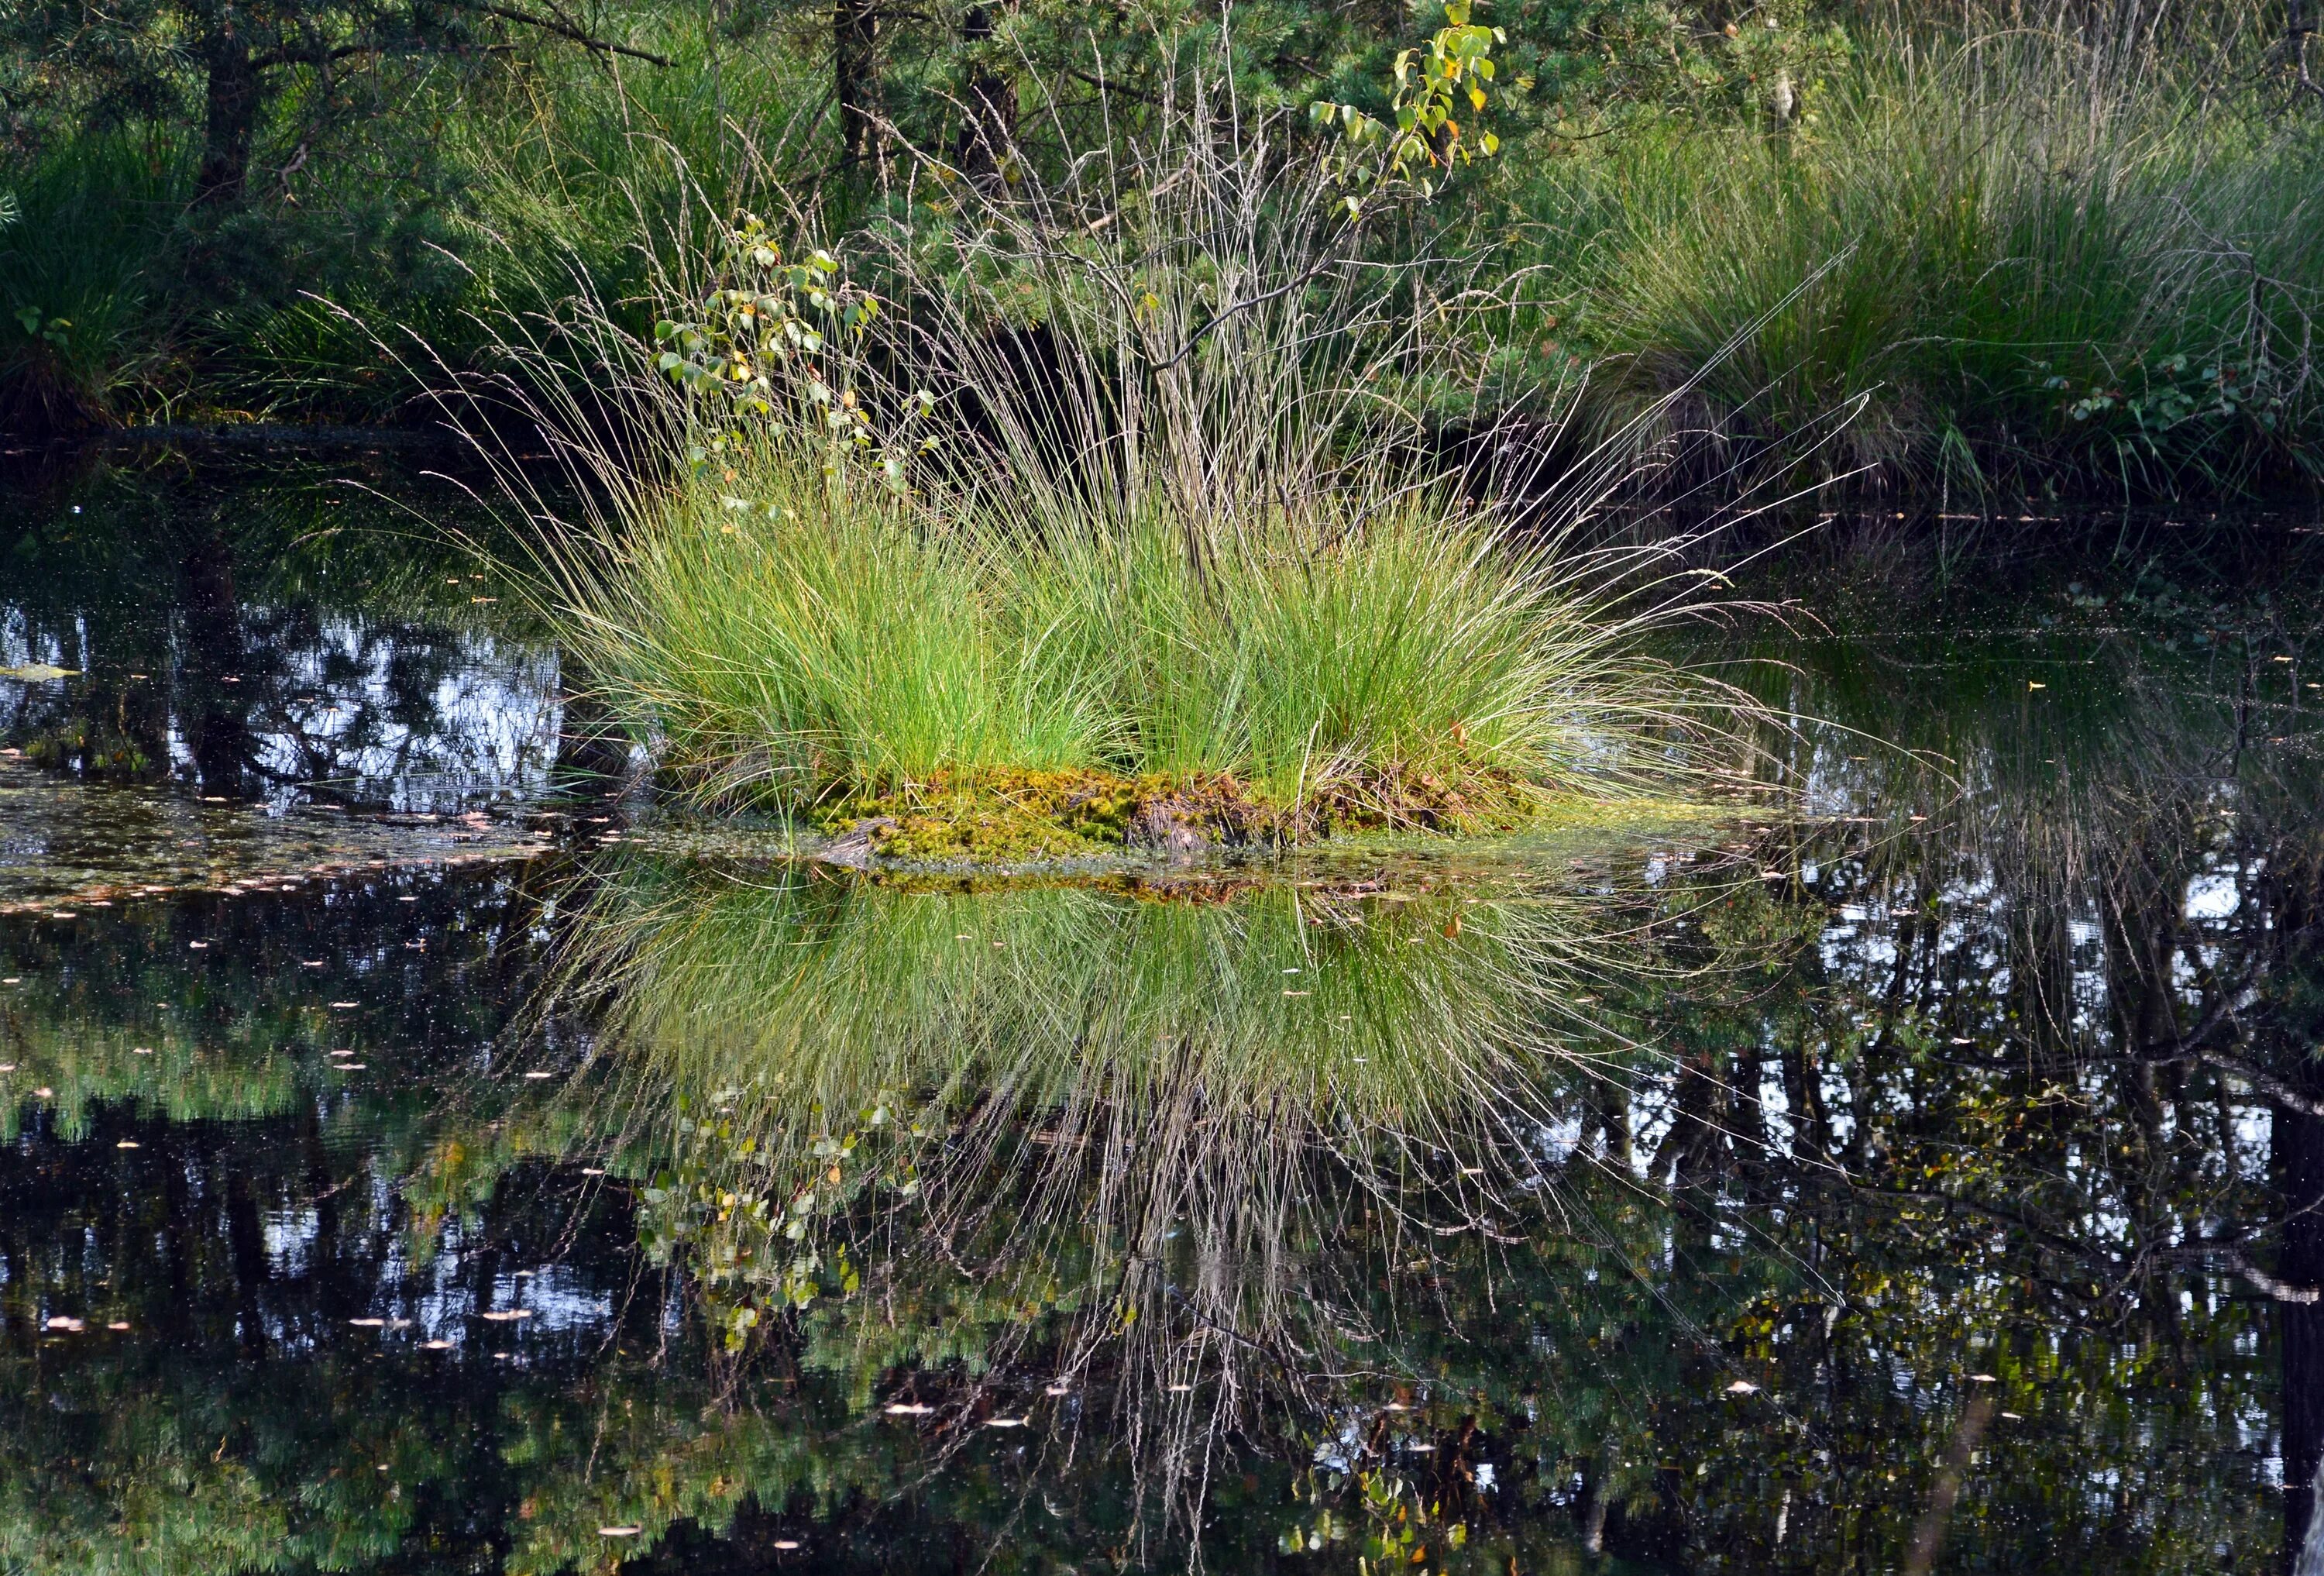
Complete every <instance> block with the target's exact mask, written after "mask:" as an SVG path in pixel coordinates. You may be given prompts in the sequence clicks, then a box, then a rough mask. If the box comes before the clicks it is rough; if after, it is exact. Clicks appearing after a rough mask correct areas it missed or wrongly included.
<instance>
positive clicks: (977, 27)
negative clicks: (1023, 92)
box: [958, 5, 1017, 186]
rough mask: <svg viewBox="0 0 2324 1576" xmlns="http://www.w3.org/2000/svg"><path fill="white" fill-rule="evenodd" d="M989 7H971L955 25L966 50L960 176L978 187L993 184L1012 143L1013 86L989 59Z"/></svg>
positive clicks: (1014, 121)
mask: <svg viewBox="0 0 2324 1576" xmlns="http://www.w3.org/2000/svg"><path fill="white" fill-rule="evenodd" d="M993 13H994V7H992V6H991V5H972V6H970V7H969V8H968V12H967V14H965V15H964V16H963V17H962V18H961V21H960V41H961V42H962V44H963V45H964V46H965V47H966V49H967V52H968V80H967V82H966V84H965V85H964V92H963V94H962V96H961V97H962V103H963V108H964V111H965V113H964V115H963V116H962V119H961V123H960V152H959V158H958V163H959V165H960V169H961V172H962V173H963V174H964V175H966V176H967V177H968V178H969V179H970V180H973V181H975V182H976V183H977V184H978V185H980V186H982V185H986V184H989V183H991V181H994V180H998V179H999V178H1000V177H1001V172H1002V168H1003V166H1004V164H1005V163H1006V162H1007V161H1008V158H1009V154H1010V149H1012V148H1013V147H1015V146H1016V143H1017V85H1016V83H1015V82H1014V81H1012V80H1011V79H1010V76H1009V73H1008V72H1006V71H1004V70H1001V69H1000V68H999V67H998V66H997V65H996V64H995V63H994V61H993V59H992V51H991V48H990V47H988V46H990V45H991V41H992V35H993V32H994V22H993Z"/></svg>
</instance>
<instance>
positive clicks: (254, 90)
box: [194, 10, 258, 207]
mask: <svg viewBox="0 0 2324 1576" xmlns="http://www.w3.org/2000/svg"><path fill="white" fill-rule="evenodd" d="M202 53H203V56H204V58H205V60H206V61H207V63H208V67H209V88H208V95H207V105H206V110H205V118H204V121H203V125H202V166H201V171H200V172H199V173H198V174H197V175H196V176H195V177H194V201H195V203H196V205H197V206H200V207H233V206H234V205H235V204H236V203H239V202H240V201H241V200H242V195H243V190H244V187H245V186H246V185H247V184H248V182H249V178H250V147H251V143H252V141H253V139H254V137H255V136H256V134H257V131H258V65H257V62H256V61H254V60H252V59H251V57H250V47H249V45H248V44H247V43H246V42H245V41H244V40H243V38H242V37H241V36H240V34H239V33H237V32H235V19H234V14H233V13H232V11H231V10H228V11H227V12H226V14H223V15H221V16H219V17H218V19H217V23H216V26H215V27H214V29H213V31H212V32H211V33H210V35H209V38H208V41H206V42H205V43H204V45H203V50H202Z"/></svg>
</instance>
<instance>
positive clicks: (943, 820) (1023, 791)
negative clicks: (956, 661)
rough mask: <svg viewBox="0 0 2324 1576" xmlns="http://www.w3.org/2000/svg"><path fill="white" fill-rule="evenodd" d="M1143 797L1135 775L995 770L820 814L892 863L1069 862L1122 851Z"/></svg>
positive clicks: (866, 798) (832, 828)
mask: <svg viewBox="0 0 2324 1576" xmlns="http://www.w3.org/2000/svg"><path fill="white" fill-rule="evenodd" d="M1147 791H1150V786H1149V788H1148V790H1147ZM1140 797H1141V788H1140V783H1139V781H1138V780H1135V779H1130V778H1125V777H1119V776H1116V775H1114V774H1113V773H1111V772H1104V771H1084V770H1068V771H1020V770H986V771H978V772H972V773H962V774H958V775H953V774H946V775H944V776H940V777H938V778H936V779H933V780H931V781H929V782H925V783H915V784H911V785H908V787H906V788H903V789H901V790H899V791H898V792H895V793H890V794H882V795H876V796H874V795H863V794H858V795H852V796H850V797H847V798H845V799H843V800H838V801H835V802H833V803H829V804H826V805H825V806H824V807H823V808H822V810H821V811H820V812H819V813H818V815H817V816H816V822H817V824H818V825H820V826H821V827H822V828H823V829H824V830H825V831H826V832H830V833H833V834H846V833H849V832H854V831H861V832H862V834H864V836H865V837H866V838H867V839H868V840H869V842H870V845H871V852H872V853H877V854H879V855H881V857H883V858H888V859H903V860H915V861H927V862H949V861H954V860H975V861H986V860H993V861H1001V860H1019V859H1069V858H1073V857H1074V856H1076V855H1081V854H1089V853H1103V852H1107V851H1110V850H1118V849H1120V847H1121V846H1122V845H1123V844H1124V843H1125V842H1127V840H1128V830H1129V826H1130V818H1131V817H1132V816H1134V815H1135V814H1136V812H1137V809H1138V806H1139V801H1140Z"/></svg>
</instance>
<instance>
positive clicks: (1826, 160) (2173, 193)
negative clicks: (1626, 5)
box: [1520, 14, 2324, 498]
mask: <svg viewBox="0 0 2324 1576" xmlns="http://www.w3.org/2000/svg"><path fill="white" fill-rule="evenodd" d="M1977 20H1978V19H1977V17H1976V16H1975V14H1970V15H1969V17H1967V18H1965V21H1964V25H1963V26H1962V28H1961V29H1960V31H1958V32H1954V31H1949V30H1944V29H1936V30H1931V31H1928V32H1923V33H1921V34H1919V35H1917V36H1910V35H1908V36H1906V37H1904V38H1900V39H1897V40H1894V41H1892V43H1893V44H1894V45H1895V47H1892V48H1888V49H1884V50H1881V51H1867V55H1866V57H1865V58H1864V59H1863V60H1860V61H1859V62H1858V63H1856V64H1855V65H1853V66H1852V67H1851V68H1850V69H1849V70H1848V71H1847V72H1845V73H1842V74H1836V75H1834V76H1833V77H1832V78H1831V79H1830V80H1829V82H1828V84H1827V85H1824V86H1821V88H1820V90H1819V91H1818V92H1816V93H1815V94H1814V95H1813V96H1812V97H1809V98H1807V99H1806V100H1805V101H1804V107H1803V108H1802V109H1801V110H1800V111H1799V112H1798V114H1797V115H1794V117H1792V118H1789V119H1784V118H1781V117H1778V118H1776V119H1775V120H1774V121H1773V122H1771V123H1770V124H1766V125H1765V126H1763V127H1761V128H1758V129H1757V131H1755V132H1753V133H1751V134H1734V135H1729V136H1713V135H1707V134H1704V133H1703V132H1702V131H1701V129H1700V128H1698V127H1690V126H1687V125H1685V124H1683V123H1681V122H1676V121H1670V122H1663V123H1658V124H1657V123H1650V122H1649V123H1636V124H1632V125H1631V126H1630V127H1629V128H1628V133H1627V134H1625V135H1624V136H1622V137H1620V138H1619V139H1618V140H1617V141H1615V142H1613V143H1609V145H1608V146H1607V147H1606V148H1605V149H1604V150H1603V151H1601V152H1594V153H1591V154H1587V155H1583V156H1580V157H1576V158H1573V159H1570V160H1567V161H1562V162H1560V163H1557V164H1554V165H1553V166H1552V167H1551V168H1552V171H1553V173H1551V174H1550V175H1549V176H1548V177H1547V178H1546V179H1545V180H1543V181H1542V182H1541V183H1540V184H1539V185H1537V186H1536V187H1535V189H1533V190H1532V191H1530V192H1529V193H1527V194H1526V196H1525V197H1524V198H1521V199H1520V200H1521V202H1522V204H1523V206H1524V207H1526V208H1527V209H1528V210H1530V212H1531V213H1533V214H1534V215H1536V216H1538V217H1540V218H1541V219H1542V220H1543V221H1544V224H1545V230H1546V232H1547V233H1549V234H1550V235H1553V236H1554V237H1556V238H1555V239H1554V240H1553V241H1552V242H1551V243H1550V244H1549V245H1548V247H1547V250H1548V251H1550V252H1551V253H1554V254H1558V255H1560V256H1561V257H1562V259H1563V261H1562V262H1561V263H1554V264H1553V265H1552V272H1553V274H1554V276H1556V278H1557V279H1558V281H1559V284H1560V286H1562V287H1563V289H1564V290H1565V291H1566V292H1568V293H1567V300H1568V302H1569V307H1568V310H1569V317H1570V320H1569V321H1568V322H1567V323H1566V324H1565V326H1564V328H1563V334H1564V336H1565V337H1567V338H1569V339H1572V340H1574V341H1575V342H1577V343H1581V344H1585V345H1586V346H1587V347H1588V349H1587V354H1588V355H1590V356H1591V358H1592V359H1593V360H1594V362H1595V363H1596V365H1597V376H1596V377H1595V378H1594V379H1593V385H1592V389H1591V400H1592V403H1593V406H1594V407H1595V409H1596V410H1597V411H1598V412H1599V414H1600V419H1602V420H1606V421H1609V422H1616V423H1618V422H1621V421H1625V420H1628V419H1630V418H1631V417H1632V416H1634V415H1635V414H1636V412H1637V410H1639V409H1640V408H1641V406H1642V404H1646V403H1651V402H1653V401H1659V400H1661V399H1663V398H1664V397H1665V396H1666V395H1667V394H1668V393H1669V392H1671V391H1673V390H1674V389H1676V388H1679V387H1681V386H1682V385H1688V386H1691V387H1692V391H1693V392H1692V395H1691V396H1690V398H1688V399H1687V400H1686V401H1683V402H1682V403H1681V405H1680V406H1679V407H1678V408H1677V410H1676V414H1677V415H1678V416H1679V417H1680V418H1681V419H1682V420H1683V421H1686V422H1691V423H1693V424H1697V425H1701V426H1704V427H1707V428H1708V429H1711V430H1713V431H1716V432H1718V433H1719V434H1720V435H1721V436H1722V437H1723V438H1727V439H1728V440H1729V441H1730V442H1733V443H1737V444H1741V445H1745V446H1748V445H1751V444H1753V443H1760V444H1765V443H1768V442H1773V441H1776V440H1779V439H1780V438H1782V437H1783V436H1784V435H1785V434H1790V433H1796V432H1799V431H1802V430H1805V429H1810V428H1812V427H1813V426H1814V425H1815V424H1816V423H1817V422H1818V421H1820V420H1821V419H1825V418H1826V417H1827V416H1828V415H1829V413H1831V412H1833V411H1835V410H1845V409H1849V408H1850V407H1857V408H1858V409H1857V413H1856V415H1855V417H1854V419H1852V420H1851V421H1850V422H1849V425H1848V426H1847V428H1846V429H1845V431H1844V432H1843V433H1842V434H1841V435H1840V438H1839V440H1838V441H1837V442H1836V443H1835V444H1834V445H1832V446H1831V447H1830V448H1829V449H1828V450H1827V451H1826V459H1827V462H1828V463H1829V465H1830V466H1831V469H1832V470H1834V471H1835V472H1838V471H1848V470H1861V471H1863V472H1865V473H1867V474H1868V475H1870V476H1872V477H1873V478H1875V479H1876V480H1877V481H1879V482H1880V483H1882V484H1885V485H1886V486H1888V487H1891V488H1903V487H1907V486H1912V485H1916V484H1917V485H1923V486H1927V487H1929V488H1930V489H1931V490H1932V491H1939V490H1941V489H1945V488H1950V491H1951V492H1952V493H1953V494H1954V495H1955V496H1966V497H1969V498H1974V497H1975V496H1976V495H1977V494H1978V493H1983V492H1985V491H1987V490H1988V489H1991V490H1997V491H2000V492H2003V493H2025V492H2033V493H2039V492H2042V491H2044V490H2052V491H2054V490H2057V489H2059V488H2061V487H2062V488H2065V489H2067V490H2072V489H2075V488H2077V487H2089V486H2092V485H2093V484H2095V486H2096V487H2097V488H2098V490H2100V491H2107V492H2117V493H2133V494H2145V495H2155V494H2164V495H2168V494H2172V493H2189V492H2193V493H2204V492H2214V491H2234V490H2236V489H2239V488H2243V487H2246V486H2250V485H2254V484H2259V483H2262V482H2264V481H2265V480H2266V479H2268V478H2269V477H2271V476H2274V477H2278V478H2281V477H2282V476H2284V475H2293V474H2299V473H2301V472H2302V471H2305V472H2307V473H2309V474H2310V475H2312V474H2314V472H2315V470H2316V468H2317V466H2318V463H2319V451H2318V450H2317V448H2316V446H2315V433H2316V424H2317V420H2318V415H2319V409H2324V407H2319V404H2318V401H2317V388H2318V384H2317V379H2316V366H2315V359H2314V350H2313V342H2314V327H2315V322H2316V317H2317V313H2318V311H2319V307H2324V240H2319V237H2324V226H2319V224H2318V222H2317V219H2318V213H2317V207H2318V198H2319V183H2318V178H2317V173H2316V171H2317V167H2318V166H2317V157H2316V154H2317V136H2316V131H2315V127H2314V126H2313V125H2312V124H2306V123H2305V119H2304V117H2303V115H2300V114H2297V113H2295V114H2293V115H2291V116H2289V117H2284V118H2279V117H2276V116H2273V115H2268V116H2263V115H2260V114H2259V113H2258V107H2259V106H2257V105H2256V104H2255V103H2254V102H2251V101H2250V100H2249V99H2247V98H2246V97H2240V96H2239V95H2240V94H2241V93H2242V92H2243V91H2244V90H2242V89H2240V88H2239V89H2238V90H2237V92H2236V93H2233V94H2231V93H2228V92H2227V91H2226V82H2225V80H2224V79H2223V77H2224V71H2223V66H2222V62H2221V61H2220V60H2216V59H2210V60H2207V58H2206V57H2205V56H2204V55H2203V53H2202V51H2200V50H2199V49H2198V48H2196V47H2195V45H2194V41H2189V42H2188V43H2187V44H2186V46H2185V47H2184V48H2182V49H2181V50H2180V51H2177V52H2172V51H2170V50H2168V49H2166V48H2164V47H2163V46H2160V45H2158V44H2157V43H2156V42H2155V41H2154V40H2153V38H2152V37H2150V36H2147V35H2144V34H2141V33H2139V32H2138V31H2137V29H2136V28H2135V27H2133V26H2131V25H2130V24H2129V23H2107V22H2091V23H2089V25H2087V26H2083V27H2079V28H2077V27H2074V26H2071V25H2070V18H2067V17H2065V16H2063V15H2061V16H2057V17H2051V18H2047V19H2045V21H2046V22H2047V23H2049V24H2048V25H2043V26H2035V27H2026V26H2000V25H1996V26H1994V27H1992V28H1990V29H1984V28H1979V27H1978V26H1976V25H1975V23H1976V21H1977ZM2223 47H2224V46H2223ZM2229 58H2230V59H2233V58H2238V57H2234V56H2230V57H2229ZM1593 264H1594V265H1595V266H1592V265H1593Z"/></svg>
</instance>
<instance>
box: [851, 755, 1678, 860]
mask: <svg viewBox="0 0 2324 1576" xmlns="http://www.w3.org/2000/svg"><path fill="white" fill-rule="evenodd" d="M1673 808H1674V804H1673V803H1672V802H1665V801H1662V800H1654V801H1650V802H1648V801H1637V800H1631V799H1618V800H1601V799H1596V798H1583V797H1573V796H1564V795H1556V796H1553V795H1550V794H1547V793H1545V792H1544V791H1542V790H1540V789H1538V788H1533V787H1531V786H1529V785H1527V784H1526V783H1523V782H1521V781H1519V780H1517V779H1514V778H1512V777H1509V776H1508V775H1507V774H1504V773H1498V772H1494V771H1491V770H1472V771H1468V772H1465V773H1458V774H1441V773H1435V772H1407V771H1402V770H1389V771H1386V772H1379V773H1373V774H1368V775H1366V776H1365V777H1363V778H1361V779H1356V780H1353V781H1349V780H1342V781H1341V782H1339V783H1336V784H1334V785H1333V787H1332V788H1330V789H1329V790H1328V791H1325V792H1322V793H1316V794H1311V795H1309V796H1308V797H1305V799H1303V800H1302V801H1301V802H1300V803H1299V804H1297V805H1296V806H1287V805H1282V804H1277V803H1273V802H1270V801H1269V800H1268V797H1266V796H1264V795H1263V794H1260V793H1258V792H1256V791H1254V790H1253V789H1252V788H1250V786H1249V785H1247V784H1245V783H1243V782H1241V781H1240V780H1238V779H1235V778H1234V777H1232V776H1230V775H1227V774H1224V773H1208V774H1194V775H1190V776H1185V777H1171V776H1167V775H1165V774H1161V773H1148V774H1147V775H1144V776H1140V777H1125V776H1122V775H1120V774H1118V773H1114V772H1108V771H1099V770H1060V771H1034V770H1015V769H994V770H980V771H973V772H959V773H945V774H943V775H940V776H938V777H936V778H935V779H931V780H929V781H927V782H918V783H912V784H908V785H907V786H906V787H904V788H900V789H898V790H896V791H894V792H890V793H885V794H854V795H850V796H849V797H845V798H842V799H835V800H829V801H826V802H825V804H824V805H823V806H821V807H820V809H819V810H818V811H817V812H816V816H815V825H816V827H817V828H818V829H819V830H821V831H823V832H825V833H826V834H829V835H831V836H833V837H835V838H839V839H844V840H853V841H854V843H856V846H857V847H858V849H859V850H860V851H861V852H862V853H864V854H867V855H871V856H876V857H877V858H880V859H883V860H894V861H899V862H907V863H916V864H958V863H1007V862H1024V861H1041V860H1065V859H1076V858H1086V857H1089V856H1093V855H1099V854H1106V853H1120V852H1122V851H1123V850H1124V849H1135V848H1143V849H1148V850H1153V851H1156V852H1175V853H1194V852H1197V851H1202V850H1213V849H1220V848H1268V849H1274V848H1283V847H1287V846H1289V845H1292V844H1295V843H1297V844H1312V843H1319V842H1324V841H1330V840H1335V839H1336V840H1343V841H1356V842H1361V841H1364V840H1366V839H1368V838H1371V837H1376V836H1379V835H1381V834H1389V835H1393V834H1408V833H1414V832H1421V833H1434V834H1451V835H1471V836H1473V835H1488V834H1505V833H1513V832H1519V831H1524V830H1526V829H1528V828H1533V827H1539V826H1543V825H1569V824H1576V825H1578V824H1591V825H1618V824H1623V823H1628V822H1635V821H1637V820H1638V819H1640V818H1641V817H1643V818H1644V819H1646V820H1655V819H1659V818H1666V817H1667V816H1668V815H1669V812H1670V811H1671V810H1672V809H1673Z"/></svg>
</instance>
